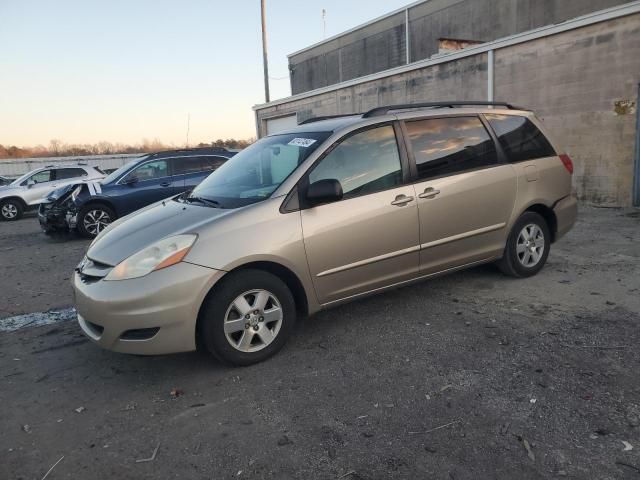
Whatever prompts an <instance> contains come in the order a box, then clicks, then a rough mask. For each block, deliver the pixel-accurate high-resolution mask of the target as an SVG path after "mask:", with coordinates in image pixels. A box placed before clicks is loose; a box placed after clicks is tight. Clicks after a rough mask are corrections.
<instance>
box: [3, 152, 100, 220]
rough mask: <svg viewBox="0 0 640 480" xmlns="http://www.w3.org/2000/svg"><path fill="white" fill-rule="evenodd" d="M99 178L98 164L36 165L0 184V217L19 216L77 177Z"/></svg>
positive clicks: (16, 218)
mask: <svg viewBox="0 0 640 480" xmlns="http://www.w3.org/2000/svg"><path fill="white" fill-rule="evenodd" d="M101 178H104V174H103V173H102V172H101V171H100V170H99V169H98V168H96V167H92V166H90V165H85V164H74V165H47V166H46V167H41V168H37V169H35V170H33V171H31V172H29V173H27V174H25V175H23V176H21V177H19V178H17V179H16V180H14V181H13V182H11V183H10V184H9V185H6V186H4V187H0V219H2V220H18V219H19V218H21V217H22V215H23V213H24V212H25V211H27V210H31V209H35V208H38V205H40V203H42V202H43V201H44V199H45V198H46V197H47V195H49V193H51V192H52V191H54V190H56V189H58V188H60V187H63V186H66V185H69V184H72V183H78V182H79V181H83V180H93V181H97V180H100V179H101Z"/></svg>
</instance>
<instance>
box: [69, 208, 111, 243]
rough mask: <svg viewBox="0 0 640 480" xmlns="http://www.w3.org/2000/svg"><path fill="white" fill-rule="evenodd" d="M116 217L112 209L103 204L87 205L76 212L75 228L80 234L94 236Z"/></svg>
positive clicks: (88, 236)
mask: <svg viewBox="0 0 640 480" xmlns="http://www.w3.org/2000/svg"><path fill="white" fill-rule="evenodd" d="M115 219H116V214H115V212H114V211H113V210H111V209H110V208H109V207H107V206H105V205H95V204H94V205H87V206H86V207H83V208H82V209H81V210H80V213H78V222H77V228H78V231H79V232H80V235H82V236H83V237H86V238H95V237H97V236H98V234H99V233H100V232H101V231H102V230H104V229H105V228H107V226H109V224H110V223H111V222H113V221H114V220H115Z"/></svg>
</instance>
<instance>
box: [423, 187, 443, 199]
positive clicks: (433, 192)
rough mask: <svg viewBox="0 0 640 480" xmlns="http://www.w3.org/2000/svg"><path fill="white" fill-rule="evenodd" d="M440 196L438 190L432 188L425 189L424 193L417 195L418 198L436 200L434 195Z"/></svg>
mask: <svg viewBox="0 0 640 480" xmlns="http://www.w3.org/2000/svg"><path fill="white" fill-rule="evenodd" d="M439 194H440V190H436V189H435V188H433V187H429V188H425V189H424V192H423V193H421V194H420V195H418V197H420V198H436V195H439Z"/></svg>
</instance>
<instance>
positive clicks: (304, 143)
mask: <svg viewBox="0 0 640 480" xmlns="http://www.w3.org/2000/svg"><path fill="white" fill-rule="evenodd" d="M314 143H316V140H313V139H312V138H294V139H293V140H291V141H290V142H289V145H293V146H294V147H303V148H309V147H310V146H311V145H313V144H314Z"/></svg>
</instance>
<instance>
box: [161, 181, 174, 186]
mask: <svg viewBox="0 0 640 480" xmlns="http://www.w3.org/2000/svg"><path fill="white" fill-rule="evenodd" d="M169 185H171V182H162V183H161V184H160V186H161V187H168V186H169Z"/></svg>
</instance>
